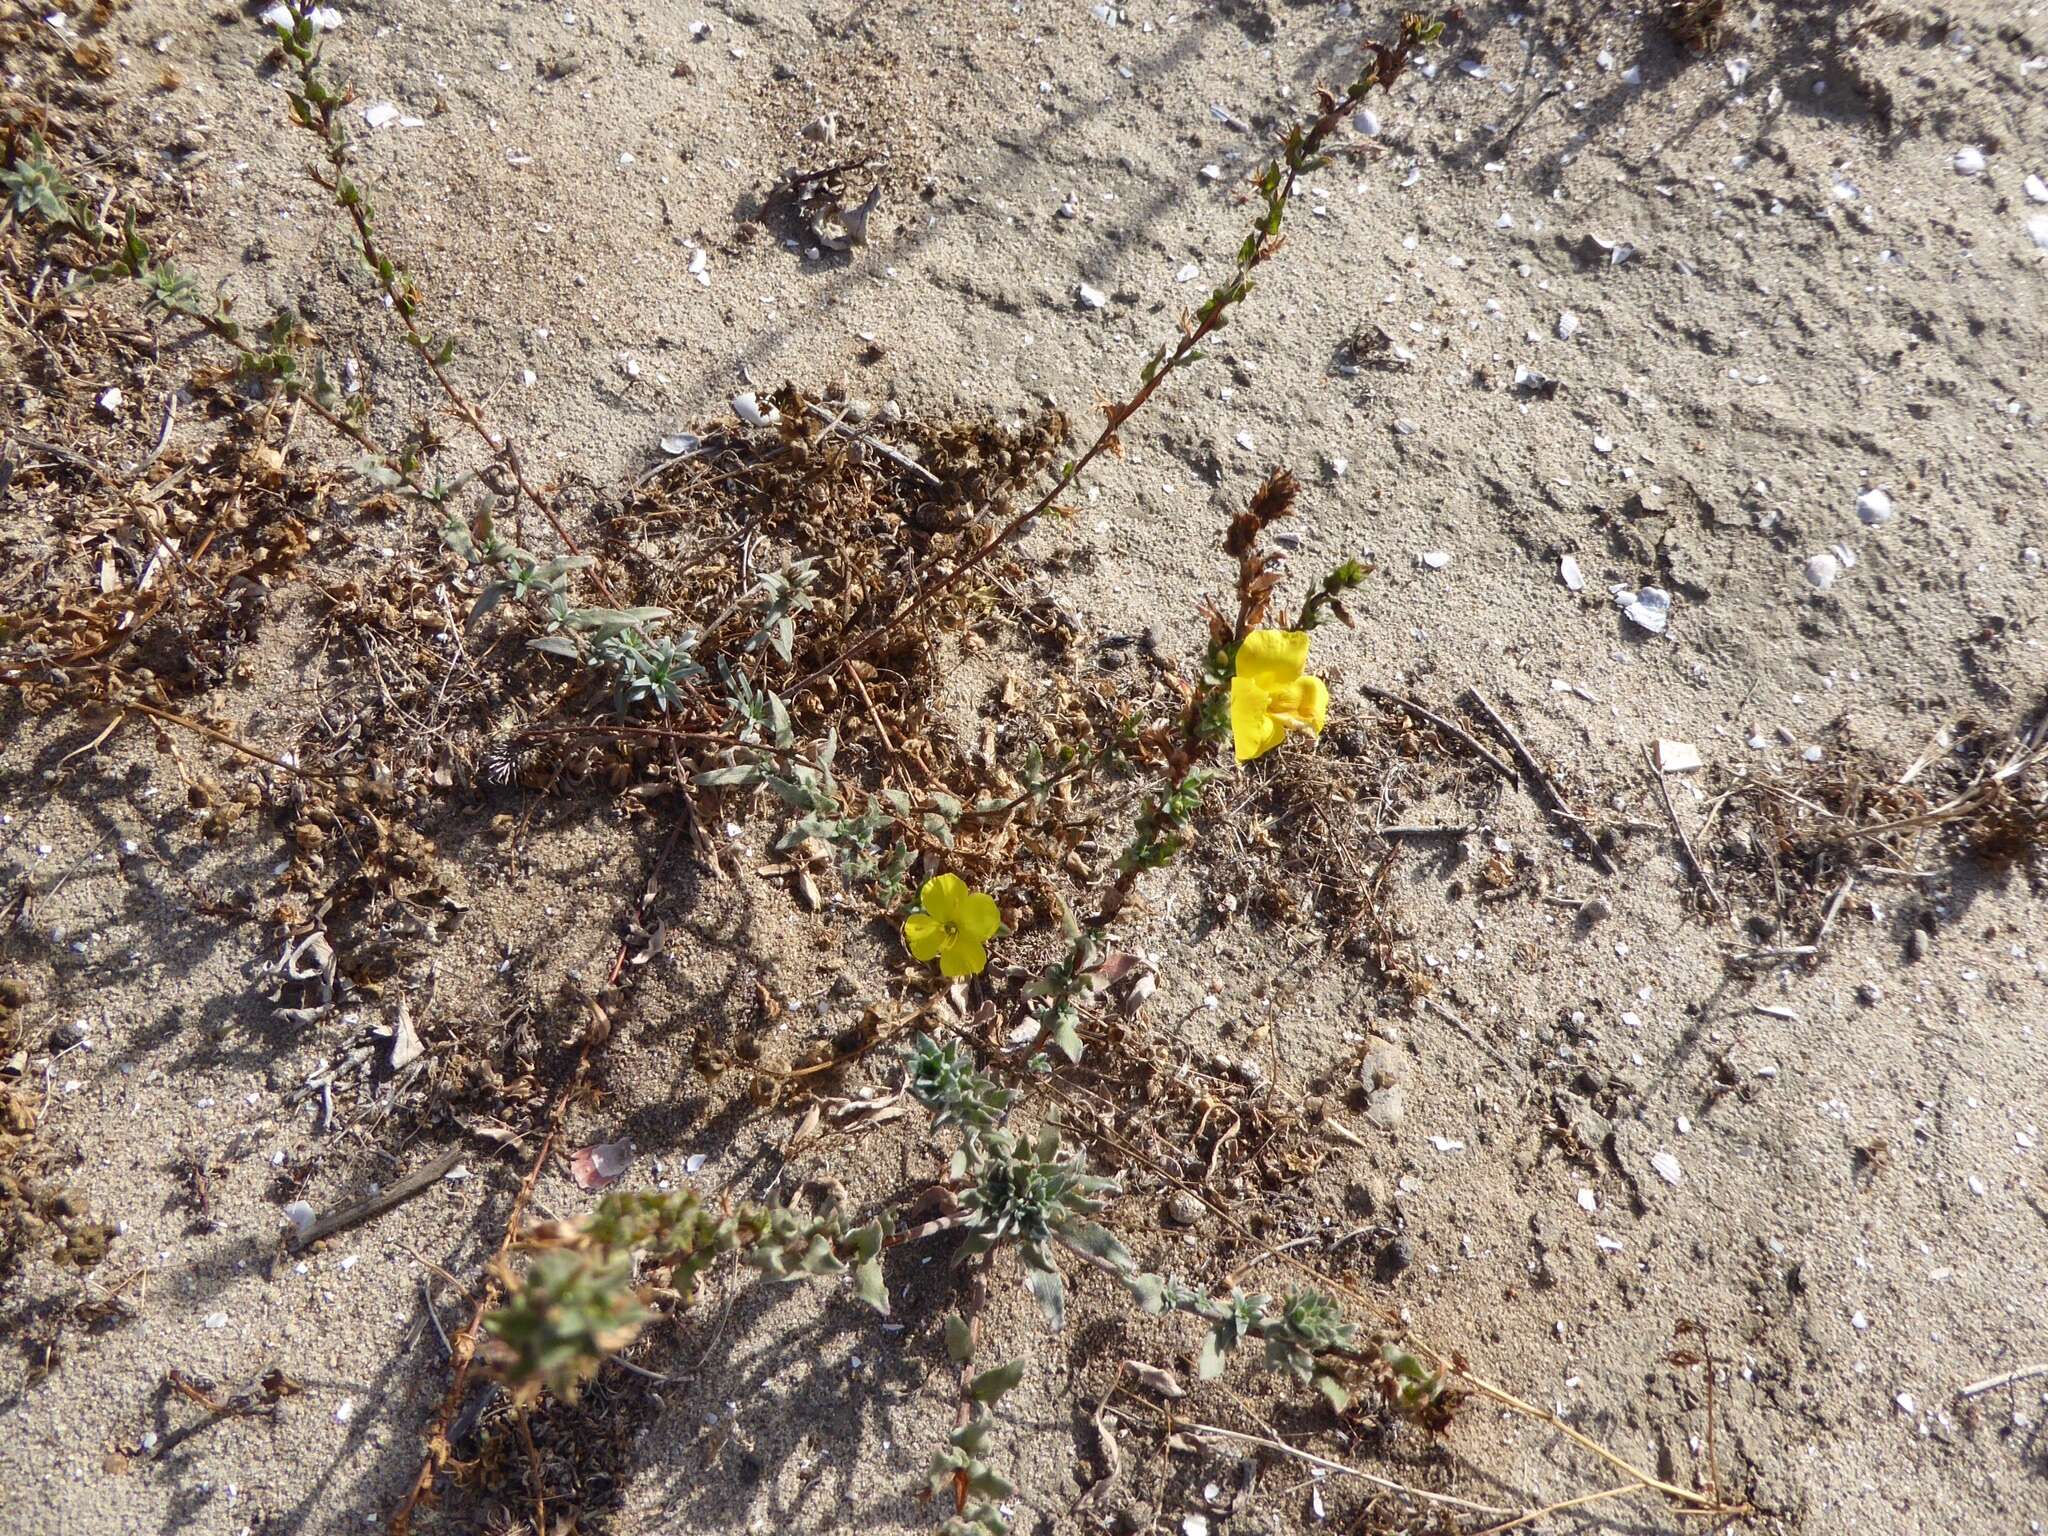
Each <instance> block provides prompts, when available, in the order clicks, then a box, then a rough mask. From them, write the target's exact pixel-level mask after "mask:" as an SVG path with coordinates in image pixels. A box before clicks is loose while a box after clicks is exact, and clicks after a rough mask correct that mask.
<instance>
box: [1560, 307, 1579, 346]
mask: <svg viewBox="0 0 2048 1536" xmlns="http://www.w3.org/2000/svg"><path fill="white" fill-rule="evenodd" d="M1578 334H1579V317H1578V316H1577V315H1575V314H1573V313H1572V311H1570V310H1566V311H1565V312H1564V313H1563V314H1561V315H1559V316H1558V317H1557V339H1558V340H1559V341H1570V340H1571V339H1572V338H1573V337H1574V336H1576V335H1578Z"/></svg>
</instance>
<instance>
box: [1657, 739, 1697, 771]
mask: <svg viewBox="0 0 2048 1536" xmlns="http://www.w3.org/2000/svg"><path fill="white" fill-rule="evenodd" d="M1705 761H1706V759H1704V758H1702V757H1701V756H1700V749H1699V748H1698V747H1696V746H1694V745H1693V744H1692V743H1691V742H1689V741H1671V740H1667V739H1661V738H1660V739H1659V740H1658V742H1657V771H1658V772H1659V773H1691V772H1693V771H1694V770H1695V769H1697V768H1700V767H1702V766H1703V765H1704V764H1705Z"/></svg>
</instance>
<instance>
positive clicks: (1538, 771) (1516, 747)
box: [1465, 686, 1620, 875]
mask: <svg viewBox="0 0 2048 1536" xmlns="http://www.w3.org/2000/svg"><path fill="white" fill-rule="evenodd" d="M1465 697H1466V698H1467V699H1468V700H1470V701H1471V704H1472V708H1473V709H1474V711H1475V712H1477V713H1478V714H1479V715H1481V716H1482V717H1483V718H1484V719H1485V720H1486V723H1487V724H1488V725H1490V726H1492V727H1493V729H1494V730H1495V731H1496V732H1497V733H1498V734H1499V736H1500V738H1501V739H1502V740H1503V741H1505V742H1506V743H1507V744H1508V746H1509V748H1510V749H1511V750H1512V751H1513V752H1514V754H1515V761H1517V762H1519V763H1520V764H1521V765H1522V768H1523V770H1524V771H1525V773H1526V774H1527V776H1528V779H1529V782H1530V784H1531V785H1532V786H1533V787H1534V788H1536V789H1538V790H1540V791H1541V792H1542V793H1541V795H1540V797H1539V798H1541V799H1544V800H1546V801H1548V802H1549V805H1550V809H1551V810H1552V811H1553V812H1555V813H1556V815H1557V816H1558V818H1559V819H1560V820H1562V821H1564V822H1565V823H1566V824H1567V825H1569V826H1570V827H1571V829H1572V830H1573V831H1574V832H1576V833H1578V834H1579V838H1580V840H1581V841H1582V842H1584V843H1585V845H1586V851H1587V853H1589V854H1590V855H1591V856H1592V859H1593V863H1594V865H1595V866H1596V867H1597V868H1598V869H1599V871H1600V873H1601V874H1603V875H1615V874H1619V873H1620V871H1619V870H1617V869H1616V868H1615V867H1614V860H1612V859H1610V858H1609V857H1608V856H1607V854H1606V851H1605V850H1604V849H1602V848H1601V846H1600V844H1599V843H1598V842H1596V841H1595V840H1594V838H1593V833H1592V830H1591V829H1590V828H1588V827H1587V825H1586V823H1585V821H1584V820H1583V819H1582V818H1581V817H1580V816H1579V813H1578V812H1577V811H1574V810H1573V809H1572V808H1571V806H1570V804H1569V803H1568V802H1567V801H1566V800H1565V798H1564V792H1563V791H1562V790H1560V789H1559V788H1558V787H1557V781H1556V780H1555V779H1553V778H1551V776H1550V775H1549V773H1547V772H1546V771H1545V770H1544V767H1543V765H1542V764H1541V763H1539V762H1537V761H1536V754H1535V753H1533V752H1531V751H1530V750H1529V748H1528V746H1527V744H1526V743H1524V742H1523V740H1522V738H1521V737H1520V736H1518V735H1516V734H1515V731H1514V727H1512V726H1511V725H1509V724H1508V723H1507V721H1505V720H1503V719H1501V717H1500V712H1499V711H1498V710H1496V709H1495V708H1494V707H1493V705H1492V704H1490V703H1489V702H1488V701H1487V698H1486V695H1485V694H1483V693H1481V692H1480V691H1479V689H1478V688H1477V687H1476V686H1475V687H1471V688H1467V689H1466V690H1465Z"/></svg>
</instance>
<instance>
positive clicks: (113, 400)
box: [100, 389, 123, 416]
mask: <svg viewBox="0 0 2048 1536" xmlns="http://www.w3.org/2000/svg"><path fill="white" fill-rule="evenodd" d="M122 398H123V397H122V394H121V391H120V390H118V389H110V390H107V391H106V392H105V393H104V394H102V395H101V396H100V409H101V410H102V411H104V412H106V413H107V415H109V416H118V415H120V414H121V400H122Z"/></svg>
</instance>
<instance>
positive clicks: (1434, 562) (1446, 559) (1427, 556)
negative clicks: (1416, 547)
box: [1422, 549, 1451, 571]
mask: <svg viewBox="0 0 2048 1536" xmlns="http://www.w3.org/2000/svg"><path fill="white" fill-rule="evenodd" d="M1422 563H1423V564H1424V565H1426V566H1428V567H1429V568H1430V569H1431V570H1432V571H1440V570H1442V569H1443V568H1444V567H1445V566H1447V565H1449V564H1450V563H1451V556H1450V552H1449V551H1448V550H1442V549H1431V550H1425V551H1424V552H1423V556H1422Z"/></svg>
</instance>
